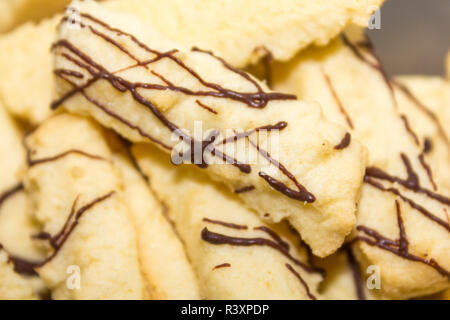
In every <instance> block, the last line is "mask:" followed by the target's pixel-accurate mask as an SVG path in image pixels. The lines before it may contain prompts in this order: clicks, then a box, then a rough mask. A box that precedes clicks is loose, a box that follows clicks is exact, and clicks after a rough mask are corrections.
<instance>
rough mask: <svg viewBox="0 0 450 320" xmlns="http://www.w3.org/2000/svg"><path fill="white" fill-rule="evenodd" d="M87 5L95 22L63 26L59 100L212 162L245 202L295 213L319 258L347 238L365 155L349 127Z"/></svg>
mask: <svg viewBox="0 0 450 320" xmlns="http://www.w3.org/2000/svg"><path fill="white" fill-rule="evenodd" d="M81 9H82V17H83V19H82V23H83V24H84V25H89V26H90V27H89V28H88V27H85V28H81V29H80V30H72V29H71V28H69V27H68V26H67V25H66V24H63V25H62V27H61V30H60V36H59V37H60V38H59V40H58V42H57V45H56V49H55V51H54V52H55V56H56V71H55V72H56V73H58V74H59V75H60V77H58V78H59V80H58V88H57V90H58V93H59V96H60V97H61V99H60V100H58V101H56V103H55V104H54V106H55V107H56V106H58V105H61V104H62V105H64V107H66V108H67V109H68V110H69V111H72V112H77V113H81V114H90V115H92V116H93V117H94V118H95V119H96V120H98V121H99V122H101V123H102V124H103V125H105V126H107V127H111V128H113V129H115V130H116V131H118V132H119V133H120V134H122V135H123V136H125V137H127V138H128V139H130V140H132V141H134V142H146V143H154V144H157V145H159V147H161V148H162V149H164V150H166V152H171V153H172V156H173V157H172V160H173V159H174V158H178V157H179V156H180V152H181V153H182V154H183V155H184V156H185V157H188V158H191V156H192V157H194V158H195V159H194V160H197V162H196V164H198V165H200V166H203V167H206V166H205V164H210V165H209V167H208V168H207V170H206V172H208V173H209V174H210V176H211V177H213V178H214V179H217V180H221V181H223V182H225V183H226V184H227V185H228V186H229V187H230V188H231V189H232V190H238V191H242V190H243V189H242V188H246V189H244V190H246V191H249V192H240V196H241V197H242V199H244V200H245V202H246V204H247V205H248V206H249V207H251V208H254V209H256V210H257V211H258V212H259V213H260V214H261V215H265V214H266V213H269V215H268V216H267V219H268V220H270V221H273V222H279V221H280V220H281V219H283V218H288V219H289V221H290V222H291V224H292V225H294V227H295V228H297V229H298V230H299V232H300V233H301V235H302V238H303V239H304V240H305V241H306V242H307V243H308V244H309V245H310V246H311V248H312V249H313V251H314V252H315V253H316V254H317V255H320V256H326V255H328V254H331V253H332V252H333V251H334V250H336V249H337V248H338V247H339V246H340V244H341V243H342V241H343V239H344V237H345V236H346V235H347V234H348V233H349V231H350V230H351V228H352V226H353V225H354V223H355V216H354V212H355V203H356V198H357V194H358V191H359V187H360V184H361V182H362V176H363V171H364V161H365V152H364V150H363V148H362V147H361V146H360V144H359V143H358V142H357V141H356V140H352V139H351V136H350V135H349V134H347V132H346V131H345V130H344V129H343V128H341V127H339V126H336V125H334V124H332V123H330V122H328V121H326V120H325V119H324V117H323V116H322V114H321V111H320V108H319V107H318V106H317V105H315V104H305V103H302V102H299V101H297V100H294V97H293V96H290V95H284V94H280V93H275V92H271V91H270V90H269V89H267V87H266V86H265V85H264V84H263V83H260V82H258V81H256V80H254V79H253V78H252V77H250V76H248V75H247V74H245V73H242V72H240V71H238V70H235V69H233V68H231V67H230V66H229V65H228V64H227V63H226V62H224V61H222V60H221V59H219V58H216V57H215V56H212V55H211V54H210V53H208V52H203V51H198V50H193V51H187V52H185V51H177V52H175V51H172V50H173V49H176V48H177V46H176V45H174V44H173V43H171V42H170V41H169V40H167V39H166V38H165V37H163V36H161V35H160V34H158V33H157V32H155V31H152V30H151V29H150V28H148V27H144V25H142V24H141V23H140V22H139V21H138V20H137V19H136V18H134V17H132V16H127V15H122V14H116V13H112V12H108V11H107V10H105V9H103V8H101V7H99V6H97V5H94V4H93V3H91V4H87V5H84V6H83V7H82V8H81ZM98 19H100V20H104V21H103V22H102V21H100V20H98ZM104 22H106V23H108V24H111V27H109V26H107V25H105V24H104ZM114 27H116V28H119V29H122V30H123V32H119V33H118V31H117V30H112V28H114ZM124 32H129V34H125V33H124ZM118 34H119V35H118ZM141 41H142V42H141ZM148 46H151V47H152V48H149V47H148ZM154 50H157V51H158V52H156V51H154ZM180 50H181V49H180ZM149 59H150V60H149ZM133 60H134V62H133ZM136 60H139V61H140V62H137V61H136ZM143 61H147V62H146V63H144V62H143ZM100 70H101V72H100V74H103V75H104V76H101V78H102V79H99V78H98V77H99V76H100V74H99V73H98V72H99V71H100ZM74 86H76V87H74ZM199 126H202V128H199ZM199 131H200V132H199ZM263 133H264V134H265V135H264V134H263ZM176 134H178V135H181V136H182V137H183V138H184V142H185V143H180V141H179V139H177V137H176ZM210 134H212V135H213V136H214V137H211V135H210ZM225 138H227V140H225ZM277 139H278V140H277ZM272 141H273V143H272ZM192 144H194V148H190V146H191V145H192ZM269 148H270V149H269ZM224 160H225V161H224ZM174 161H176V159H175V160H174Z"/></svg>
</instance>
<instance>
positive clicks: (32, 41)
mask: <svg viewBox="0 0 450 320" xmlns="http://www.w3.org/2000/svg"><path fill="white" fill-rule="evenodd" d="M60 20H61V16H56V17H54V18H51V19H49V20H45V21H42V22H40V23H39V24H35V23H32V22H29V23H26V24H24V25H23V26H21V27H19V28H17V29H16V30H14V31H13V32H11V33H8V34H6V35H2V36H0V47H1V48H2V50H0V69H1V70H2V75H3V76H4V77H5V79H8V80H5V81H1V82H0V99H1V100H2V101H3V102H4V104H5V107H6V108H7V109H8V111H9V112H11V113H12V114H14V115H15V116H18V117H20V118H22V119H24V120H26V121H28V122H30V123H33V124H37V123H40V122H41V121H43V120H45V119H47V118H48V117H49V116H50V114H51V110H50V107H49V105H50V102H51V100H52V94H53V93H52V90H53V81H54V80H53V71H52V65H53V59H52V56H51V54H50V48H51V45H52V42H53V41H54V40H55V33H56V26H57V24H58V22H59V21H60Z"/></svg>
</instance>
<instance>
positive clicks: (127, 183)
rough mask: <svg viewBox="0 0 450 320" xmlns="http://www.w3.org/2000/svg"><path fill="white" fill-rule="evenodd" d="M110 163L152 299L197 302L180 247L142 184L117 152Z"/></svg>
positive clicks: (191, 275)
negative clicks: (120, 184)
mask: <svg viewBox="0 0 450 320" xmlns="http://www.w3.org/2000/svg"><path fill="white" fill-rule="evenodd" d="M114 151H115V153H114V154H113V161H114V164H115V166H116V167H117V168H118V169H119V170H120V173H121V177H122V180H123V192H124V197H125V201H126V203H127V205H128V206H129V208H130V213H131V216H132V219H133V221H134V224H135V228H136V231H137V236H138V244H139V259H140V261H141V269H142V271H143V274H144V277H145V279H146V281H147V282H148V286H149V287H150V290H149V291H150V295H151V298H152V299H158V300H160V299H169V300H174V299H188V300H193V299H198V298H199V297H200V296H199V289H198V284H197V279H196V277H195V275H194V272H193V270H192V267H191V265H190V263H189V262H188V260H187V257H186V253H185V252H184V248H183V245H182V244H181V242H180V240H179V239H178V237H177V235H176V234H175V232H174V230H173V228H172V226H171V225H170V224H169V221H168V220H167V218H166V217H165V216H164V214H163V208H162V206H161V205H160V203H159V202H158V201H157V200H156V198H155V196H154V195H153V194H152V193H151V191H150V189H149V187H148V185H147V183H146V181H145V180H144V178H143V177H142V175H140V173H139V172H138V171H137V170H136V169H135V167H134V166H133V164H132V163H131V161H130V160H129V158H128V156H127V155H126V153H125V152H124V150H122V148H120V146H119V147H118V148H117V149H116V150H114Z"/></svg>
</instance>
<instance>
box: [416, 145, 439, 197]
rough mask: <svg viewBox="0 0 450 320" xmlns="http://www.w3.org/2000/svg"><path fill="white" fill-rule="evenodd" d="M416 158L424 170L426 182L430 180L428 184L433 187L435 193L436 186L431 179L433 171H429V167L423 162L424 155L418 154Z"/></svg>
mask: <svg viewBox="0 0 450 320" xmlns="http://www.w3.org/2000/svg"><path fill="white" fill-rule="evenodd" d="M418 158H419V162H420V164H421V165H422V167H423V168H424V170H425V172H426V173H427V176H428V180H430V183H431V185H432V186H433V190H434V191H437V185H436V182H435V181H434V178H433V171H432V170H431V167H430V165H429V164H428V163H427V161H426V160H425V153H421V154H419V157H418Z"/></svg>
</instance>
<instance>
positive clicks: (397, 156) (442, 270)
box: [274, 35, 450, 299]
mask: <svg viewBox="0 0 450 320" xmlns="http://www.w3.org/2000/svg"><path fill="white" fill-rule="evenodd" d="M274 72H275V76H274V83H275V88H276V89H277V90H285V91H287V92H291V93H295V94H297V95H298V97H299V98H300V99H304V100H308V101H318V102H319V103H320V104H321V106H322V107H323V110H324V113H325V114H326V116H327V117H328V118H329V119H331V120H333V121H335V122H337V123H340V124H341V125H344V126H346V127H347V129H348V130H349V132H351V133H352V135H354V136H355V138H357V139H359V140H360V141H361V142H362V143H363V144H364V145H365V146H366V147H367V149H368V151H369V163H368V164H369V165H368V168H367V169H366V174H365V183H364V186H363V188H362V194H361V199H360V200H359V204H358V214H357V217H358V221H357V226H356V230H355V238H354V240H353V241H354V242H353V245H354V249H355V250H354V252H355V255H356V257H357V260H358V261H359V262H360V264H361V267H362V268H363V269H364V270H365V269H367V267H368V266H371V265H374V266H376V267H377V268H379V270H380V276H381V279H380V281H381V291H382V294H383V295H384V296H389V297H391V298H398V299H402V298H410V297H416V296H421V295H426V294H431V293H434V292H438V291H440V290H443V289H445V288H448V287H449V286H450V282H449V277H450V256H449V255H448V249H449V248H450V220H449V213H448V212H449V210H450V198H449V193H448V190H446V189H445V188H444V187H443V185H442V184H440V182H439V180H438V179H435V178H434V177H436V176H437V175H439V174H440V173H439V172H434V171H433V170H432V168H431V166H430V165H429V162H428V158H427V155H426V154H424V152H423V149H424V145H423V141H421V140H419V139H417V135H416V133H415V127H413V123H411V121H410V117H409V114H401V113H400V112H399V110H398V106H397V104H398V102H397V99H396V97H395V94H394V91H393V85H392V83H391V82H390V80H389V79H388V78H387V77H386V75H385V74H384V72H383V70H382V68H381V65H380V62H379V61H378V59H377V58H376V56H375V55H374V54H373V52H372V51H371V46H370V43H369V42H367V40H366V39H355V40H353V39H351V38H349V37H348V36H346V35H343V36H342V37H339V38H337V39H336V40H334V41H333V42H332V43H331V44H330V45H329V46H328V47H327V48H311V49H309V50H307V51H305V52H304V53H302V54H300V55H298V56H297V57H296V58H295V59H294V60H293V61H292V62H290V63H289V64H286V65H284V66H277V67H276V68H274Z"/></svg>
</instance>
